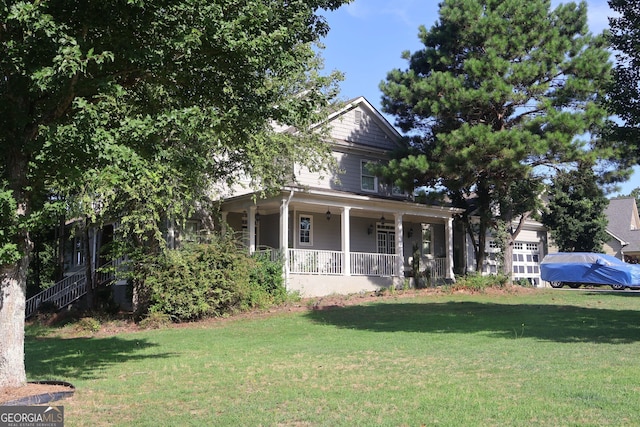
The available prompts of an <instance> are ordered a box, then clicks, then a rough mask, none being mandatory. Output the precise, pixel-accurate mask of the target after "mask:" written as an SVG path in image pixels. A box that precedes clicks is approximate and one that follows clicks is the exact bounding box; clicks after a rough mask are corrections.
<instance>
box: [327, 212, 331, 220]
mask: <svg viewBox="0 0 640 427" xmlns="http://www.w3.org/2000/svg"><path fill="white" fill-rule="evenodd" d="M330 219H331V211H330V210H329V209H327V221H329V220H330Z"/></svg>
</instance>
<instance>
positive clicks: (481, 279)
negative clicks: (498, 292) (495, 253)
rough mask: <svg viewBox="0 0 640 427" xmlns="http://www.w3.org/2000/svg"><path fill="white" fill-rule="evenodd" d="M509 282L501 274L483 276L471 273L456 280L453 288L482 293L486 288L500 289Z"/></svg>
mask: <svg viewBox="0 0 640 427" xmlns="http://www.w3.org/2000/svg"><path fill="white" fill-rule="evenodd" d="M508 282H509V278H508V277H507V276H505V275H502V274H497V275H493V274H492V275H488V276H483V275H481V274H476V273H471V274H468V275H466V276H463V277H459V278H458V279H457V280H456V284H455V287H456V288H458V289H460V288H462V289H469V290H473V291H484V290H485V289H487V288H491V287H498V288H502V287H504V286H506V284H507V283H508Z"/></svg>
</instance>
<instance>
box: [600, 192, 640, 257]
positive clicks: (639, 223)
mask: <svg viewBox="0 0 640 427" xmlns="http://www.w3.org/2000/svg"><path fill="white" fill-rule="evenodd" d="M605 213H606V215H607V219H608V220H609V224H608V226H607V233H609V235H611V237H612V238H613V239H615V240H617V241H618V242H619V243H620V244H621V245H622V246H623V251H624V253H625V254H629V253H631V252H640V217H639V216H638V207H637V205H636V200H635V199H634V198H632V197H627V198H619V199H611V200H610V201H609V206H608V207H607V209H606V211H605Z"/></svg>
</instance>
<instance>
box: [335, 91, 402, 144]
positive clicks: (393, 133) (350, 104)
mask: <svg viewBox="0 0 640 427" xmlns="http://www.w3.org/2000/svg"><path fill="white" fill-rule="evenodd" d="M357 107H360V108H362V109H364V110H366V111H367V112H368V113H369V114H370V115H371V116H372V117H373V118H374V119H375V121H376V124H377V125H378V126H379V127H380V128H381V129H382V130H383V132H385V134H387V135H388V136H389V138H390V139H392V140H395V141H399V140H401V139H402V135H400V132H398V131H397V129H396V128H395V127H393V126H392V125H391V123H389V121H388V120H387V119H386V118H385V117H384V116H383V115H382V114H380V112H379V111H378V110H377V109H376V108H375V107H374V106H373V105H371V103H370V102H369V101H367V99H366V98H365V97H364V96H359V97H357V98H353V99H350V100H349V101H347V102H346V103H345V104H344V105H343V106H342V107H341V108H340V109H338V110H336V111H334V112H333V113H332V114H330V115H329V117H328V118H327V121H331V120H334V119H335V118H337V117H338V116H341V115H343V114H345V113H346V112H347V111H350V110H353V109H354V108H357Z"/></svg>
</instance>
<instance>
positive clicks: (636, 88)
mask: <svg viewBox="0 0 640 427" xmlns="http://www.w3.org/2000/svg"><path fill="white" fill-rule="evenodd" d="M609 6H610V7H611V9H612V10H613V11H615V12H617V14H618V15H617V16H616V17H611V18H609V24H610V27H611V46H612V48H613V49H615V52H616V67H615V70H614V83H613V85H612V86H611V89H610V105H611V109H612V110H613V112H614V113H615V114H616V115H617V116H618V117H619V118H620V119H621V121H622V123H621V124H619V125H617V126H615V127H614V130H613V132H612V135H611V136H610V138H611V140H612V141H613V142H612V143H617V144H618V148H619V149H620V150H621V151H622V154H621V155H620V157H621V158H623V159H627V160H628V161H629V163H631V164H633V163H635V164H637V163H638V161H639V159H640V144H639V143H638V141H640V1H638V0H609Z"/></svg>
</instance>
